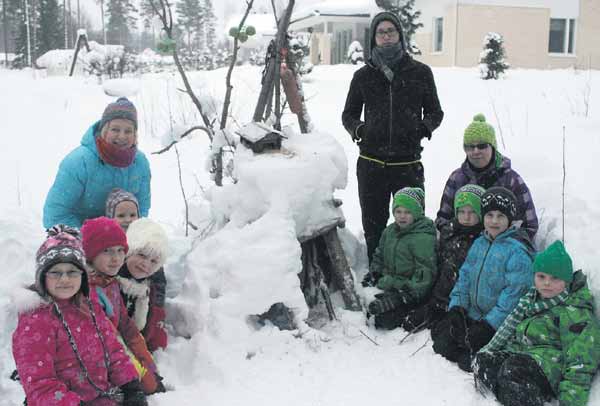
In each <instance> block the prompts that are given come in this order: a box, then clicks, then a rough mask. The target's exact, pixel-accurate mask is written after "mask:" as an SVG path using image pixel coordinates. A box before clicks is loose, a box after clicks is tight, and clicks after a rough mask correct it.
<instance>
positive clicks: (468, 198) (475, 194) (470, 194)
mask: <svg viewBox="0 0 600 406" xmlns="http://www.w3.org/2000/svg"><path fill="white" fill-rule="evenodd" d="M484 193H485V189H484V188H482V187H481V186H479V185H473V184H467V185H464V186H463V187H461V188H460V189H458V190H457V191H456V193H455V194H454V215H455V216H457V215H458V209H460V208H461V207H464V206H471V208H472V209H473V210H474V211H475V213H477V215H478V216H479V220H481V196H483V194H484Z"/></svg>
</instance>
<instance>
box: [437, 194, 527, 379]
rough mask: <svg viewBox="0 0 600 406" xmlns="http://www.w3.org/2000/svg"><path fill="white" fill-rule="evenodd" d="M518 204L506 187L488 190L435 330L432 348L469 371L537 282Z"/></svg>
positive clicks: (482, 200)
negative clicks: (476, 231) (479, 225)
mask: <svg viewBox="0 0 600 406" xmlns="http://www.w3.org/2000/svg"><path fill="white" fill-rule="evenodd" d="M516 205H517V202H516V198H515V196H514V195H513V194H512V193H511V192H510V190H508V189H505V188H502V187H492V188H490V189H488V190H487V191H486V192H485V193H484V195H483V196H482V198H481V211H482V214H483V227H484V232H483V234H482V235H481V236H480V237H479V238H477V239H476V240H475V242H474V243H473V245H472V246H471V248H470V249H469V252H468V254H467V258H466V259H465V262H464V263H463V265H462V267H461V268H460V271H459V274H458V281H457V282H456V285H454V288H453V289H452V292H451V293H450V303H449V305H448V308H449V311H448V313H447V314H446V315H445V316H444V318H443V319H442V320H441V321H440V322H439V323H437V324H436V326H435V327H434V328H433V330H432V331H431V338H432V339H433V350H434V351H435V352H436V353H438V354H440V355H442V356H443V357H445V358H446V359H448V360H449V361H452V362H457V363H458V366H459V367H460V368H461V369H463V370H465V371H470V370H471V361H472V357H473V356H474V355H475V354H476V353H477V351H479V350H480V349H481V348H482V347H483V346H484V345H486V344H487V343H488V342H489V341H490V340H491V339H492V337H493V336H494V334H495V332H496V330H497V329H498V327H500V325H501V324H502V322H503V321H504V319H505V318H506V316H508V314H509V313H510V312H511V311H512V309H514V307H515V306H516V305H517V302H518V301H519V299H520V298H521V296H522V295H523V294H524V293H525V292H526V291H527V289H529V287H530V286H531V285H532V283H533V272H532V265H531V263H532V259H533V252H534V251H533V248H532V246H531V243H530V242H529V240H528V238H527V234H526V233H524V232H522V231H521V230H520V229H519V228H518V225H516V224H513V221H514V220H515V217H516V214H517V206H516Z"/></svg>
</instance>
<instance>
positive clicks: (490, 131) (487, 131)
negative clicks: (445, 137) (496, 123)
mask: <svg viewBox="0 0 600 406" xmlns="http://www.w3.org/2000/svg"><path fill="white" fill-rule="evenodd" d="M473 144H490V145H491V146H492V147H494V149H497V146H496V132H495V131H494V127H492V126H491V125H489V124H488V123H486V122H485V116H484V115H483V114H481V113H479V114H477V115H475V117H473V122H472V123H471V124H469V126H468V127H467V129H466V130H465V134H464V137H463V145H473Z"/></svg>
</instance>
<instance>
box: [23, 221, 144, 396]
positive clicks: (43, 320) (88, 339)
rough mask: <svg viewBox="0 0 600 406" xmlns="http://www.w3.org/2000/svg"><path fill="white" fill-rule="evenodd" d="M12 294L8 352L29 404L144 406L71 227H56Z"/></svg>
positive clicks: (77, 234)
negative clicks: (30, 280)
mask: <svg viewBox="0 0 600 406" xmlns="http://www.w3.org/2000/svg"><path fill="white" fill-rule="evenodd" d="M36 261H37V267H36V274H35V285H33V286H32V287H31V288H29V289H27V290H24V291H23V292H22V293H21V294H20V295H19V296H18V299H17V302H18V307H19V308H20V309H19V310H20V313H19V321H18V325H17V328H16V330H15V332H14V333H13V343H12V350H13V356H14V359H15V363H16V365H17V371H18V374H19V377H20V381H21V385H23V389H24V390H25V395H26V397H27V404H28V405H29V406H79V405H80V404H84V403H85V405H86V406H116V405H128V406H145V405H147V403H146V396H145V395H144V392H143V390H142V387H141V384H140V382H139V380H138V374H137V371H136V370H135V367H134V366H133V364H132V363H131V361H130V360H129V357H128V356H127V354H126V353H125V351H124V349H123V346H122V345H121V344H120V343H119V341H118V340H117V337H116V333H115V330H114V327H113V326H112V324H111V322H110V320H108V319H107V318H106V316H105V315H104V312H103V311H102V309H101V308H100V305H99V304H98V299H97V297H96V296H95V294H94V292H90V289H89V285H88V279H87V275H86V273H85V262H84V254H83V250H82V247H81V241H80V240H79V233H78V231H77V230H76V229H71V228H69V227H66V226H63V225H59V226H55V227H53V228H51V229H49V230H48V238H47V239H46V241H45V242H44V243H43V244H42V246H41V247H40V248H39V250H38V252H37V255H36Z"/></svg>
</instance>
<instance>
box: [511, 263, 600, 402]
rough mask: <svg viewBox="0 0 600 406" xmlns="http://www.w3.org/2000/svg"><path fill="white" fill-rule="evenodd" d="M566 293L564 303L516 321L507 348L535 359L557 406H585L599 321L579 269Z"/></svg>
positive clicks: (599, 348) (599, 359) (599, 350)
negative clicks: (548, 383)
mask: <svg viewBox="0 0 600 406" xmlns="http://www.w3.org/2000/svg"><path fill="white" fill-rule="evenodd" d="M534 289H535V288H534ZM569 292H570V293H569V295H568V296H567V298H566V300H565V301H564V302H563V303H559V304H557V305H555V306H554V307H551V308H549V309H547V310H543V311H541V312H539V313H537V314H533V315H532V316H530V317H528V318H526V319H524V320H523V321H522V322H521V323H519V324H518V325H517V327H516V331H515V334H514V335H513V337H512V339H511V340H510V341H509V342H508V345H507V350H508V351H509V352H516V353H523V354H527V355H529V356H531V357H533V358H534V359H535V360H536V361H537V363H538V364H539V365H540V367H541V368H542V369H543V371H544V374H545V375H546V378H548V382H550V385H551V386H552V389H553V390H554V393H555V395H556V397H557V398H558V400H559V402H560V406H584V405H586V404H587V399H588V396H589V390H590V385H591V382H592V378H593V377H594V373H595V372H596V369H597V368H598V364H599V363H600V324H599V323H598V320H597V319H596V318H595V316H594V311H593V298H592V294H591V292H590V290H589V289H588V287H587V283H586V277H585V275H584V274H583V273H582V272H581V271H577V272H576V273H575V274H574V279H573V282H572V283H571V286H570V288H569ZM527 296H529V297H535V296H537V295H527ZM523 299H525V297H524V298H523ZM530 302H531V300H530Z"/></svg>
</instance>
